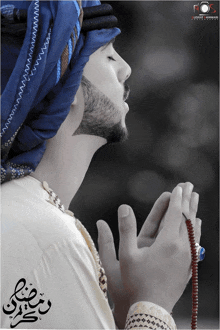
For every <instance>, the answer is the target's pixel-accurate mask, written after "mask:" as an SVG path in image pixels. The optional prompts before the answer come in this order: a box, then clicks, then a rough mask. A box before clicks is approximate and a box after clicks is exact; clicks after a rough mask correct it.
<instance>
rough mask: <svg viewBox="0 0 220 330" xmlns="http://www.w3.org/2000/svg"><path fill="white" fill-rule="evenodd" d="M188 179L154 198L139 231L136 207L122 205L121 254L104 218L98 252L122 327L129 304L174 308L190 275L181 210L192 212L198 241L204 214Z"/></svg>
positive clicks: (101, 224) (99, 229)
mask: <svg viewBox="0 0 220 330" xmlns="http://www.w3.org/2000/svg"><path fill="white" fill-rule="evenodd" d="M192 191H193V185H192V184H191V183H189V182H187V183H181V184H179V185H178V186H177V187H175V188H174V190H173V192H172V193H167V192H166V193H163V194H162V195H161V196H160V197H159V198H158V200H157V201H156V202H155V204H154V206H153V208H152V210H151V212H150V214H149V216H148V217H147V219H146V221H145V222H144V224H143V227H142V229H141V231H140V233H139V235H138V237H137V226H136V219H135V215H134V212H133V210H132V208H131V207H129V206H128V205H121V206H120V207H119V210H118V225H119V235H120V242H119V260H117V258H116V252H115V246H114V239H113V235H112V232H111V230H110V228H109V226H108V224H107V223H106V222H105V221H103V220H99V221H98V222H97V227H98V232H99V235H98V245H99V254H100V258H101V261H102V264H103V266H104V269H105V272H106V275H107V278H108V291H109V293H110V297H111V299H112V300H113V303H114V316H115V320H116V323H117V325H118V327H120V328H124V322H125V319H126V315H127V312H128V309H129V307H130V306H131V305H132V304H133V303H135V302H138V301H150V302H153V303H155V304H157V305H159V306H161V307H163V308H165V309H166V310H167V311H168V312H171V311H172V309H173V307H174V305H175V304H176V302H177V301H178V300H179V298H180V297H181V295H182V293H183V291H184V289H185V287H186V285H187V283H188V281H189V279H190V277H191V253H190V244H189V238H188V233H187V227H186V223H185V220H184V217H183V215H182V212H183V213H184V214H185V215H186V216H187V218H190V219H191V221H192V224H193V227H194V230H195V238H196V242H198V243H199V240H200V236H201V220H200V219H198V218H196V213H197V208H198V200H199V195H198V194H197V193H195V192H192Z"/></svg>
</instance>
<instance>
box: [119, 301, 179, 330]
mask: <svg viewBox="0 0 220 330" xmlns="http://www.w3.org/2000/svg"><path fill="white" fill-rule="evenodd" d="M125 329H126V330H132V329H135V330H137V329H145V330H147V329H157V330H160V329H161V330H162V329H163V330H175V329H177V328H176V324H175V322H174V320H173V318H172V316H171V315H170V314H169V313H168V312H167V311H166V310H165V309H164V308H162V307H160V306H158V305H156V304H153V303H151V302H147V301H140V302H138V303H135V304H133V305H132V306H131V307H130V309H129V311H128V315H127V319H126V324H125Z"/></svg>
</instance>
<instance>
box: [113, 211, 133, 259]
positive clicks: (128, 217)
mask: <svg viewBox="0 0 220 330" xmlns="http://www.w3.org/2000/svg"><path fill="white" fill-rule="evenodd" d="M118 227H119V236H120V242H119V259H121V258H126V257H127V256H131V255H132V254H133V253H134V251H135V250H136V249H137V224H136V219H135V215H134V212H133V210H132V208H131V207H130V206H128V205H121V206H120V207H119V209H118Z"/></svg>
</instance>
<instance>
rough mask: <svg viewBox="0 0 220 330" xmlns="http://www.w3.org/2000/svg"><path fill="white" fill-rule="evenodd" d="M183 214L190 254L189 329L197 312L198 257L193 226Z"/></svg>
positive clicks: (193, 328)
mask: <svg viewBox="0 0 220 330" xmlns="http://www.w3.org/2000/svg"><path fill="white" fill-rule="evenodd" d="M183 216H184V217H185V219H186V226H187V230H188V236H189V242H190V248H191V256H192V319H191V329H192V330H195V329H197V314H198V257H197V253H196V242H195V235H194V230H193V226H192V223H191V220H190V219H187V218H186V216H185V214H184V213H183Z"/></svg>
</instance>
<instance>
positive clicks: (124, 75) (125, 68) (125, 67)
mask: <svg viewBox="0 0 220 330" xmlns="http://www.w3.org/2000/svg"><path fill="white" fill-rule="evenodd" d="M118 56H119V63H120V65H119V70H118V80H119V81H120V82H122V83H124V82H125V81H126V80H127V79H128V78H129V77H130V75H131V67H130V65H129V64H128V63H127V62H126V61H125V60H124V59H123V58H122V57H121V56H120V55H118Z"/></svg>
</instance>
